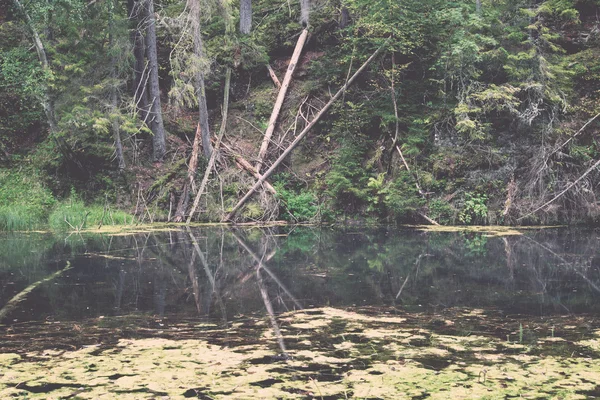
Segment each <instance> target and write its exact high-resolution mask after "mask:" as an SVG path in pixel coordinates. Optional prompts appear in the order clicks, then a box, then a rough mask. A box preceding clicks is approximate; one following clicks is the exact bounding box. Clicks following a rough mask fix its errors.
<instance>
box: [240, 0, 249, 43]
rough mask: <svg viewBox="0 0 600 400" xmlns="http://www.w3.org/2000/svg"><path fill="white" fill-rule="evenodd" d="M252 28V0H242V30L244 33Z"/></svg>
mask: <svg viewBox="0 0 600 400" xmlns="http://www.w3.org/2000/svg"><path fill="white" fill-rule="evenodd" d="M251 29H252V0H240V32H241V33H242V34H243V35H247V34H249V33H250V30H251Z"/></svg>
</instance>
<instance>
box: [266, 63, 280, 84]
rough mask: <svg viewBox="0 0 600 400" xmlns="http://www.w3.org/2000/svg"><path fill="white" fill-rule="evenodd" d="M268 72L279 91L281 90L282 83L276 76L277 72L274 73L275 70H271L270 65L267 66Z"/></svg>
mask: <svg viewBox="0 0 600 400" xmlns="http://www.w3.org/2000/svg"><path fill="white" fill-rule="evenodd" d="M267 70H268V71H269V75H270V76H271V79H272V80H273V83H274V84H275V86H277V88H278V89H281V82H279V79H278V78H277V75H275V71H273V68H271V65H270V64H267Z"/></svg>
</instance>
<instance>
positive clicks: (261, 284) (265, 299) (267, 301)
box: [256, 253, 287, 354]
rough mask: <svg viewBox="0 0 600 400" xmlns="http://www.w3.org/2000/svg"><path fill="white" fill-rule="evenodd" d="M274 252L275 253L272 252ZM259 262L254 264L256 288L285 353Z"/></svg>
mask: <svg viewBox="0 0 600 400" xmlns="http://www.w3.org/2000/svg"><path fill="white" fill-rule="evenodd" d="M273 254H275V253H273ZM261 264H262V262H261V263H260V264H258V265H257V266H256V280H257V282H258V288H259V289H260V294H261V296H262V299H263V302H264V303H265V308H266V309H267V313H268V314H269V319H270V320H271V326H273V333H275V337H276V338H277V343H279V348H280V349H281V352H282V354H286V352H287V350H286V348H285V343H284V342H283V335H282V334H281V330H280V329H279V325H278V324H277V319H276V318H275V312H274V311H273V304H271V300H270V299H269V292H267V288H266V286H265V283H264V282H263V280H262V276H261V274H260V265H261Z"/></svg>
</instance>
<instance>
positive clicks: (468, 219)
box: [458, 193, 488, 225]
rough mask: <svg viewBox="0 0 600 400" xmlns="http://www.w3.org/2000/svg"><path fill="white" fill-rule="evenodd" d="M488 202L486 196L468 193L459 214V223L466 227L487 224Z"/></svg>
mask: <svg viewBox="0 0 600 400" xmlns="http://www.w3.org/2000/svg"><path fill="white" fill-rule="evenodd" d="M486 202H487V196H486V195H485V194H474V193H466V194H465V203H464V205H463V208H462V210H461V211H460V213H459V214H458V219H459V221H460V222H462V223H463V224H465V225H471V224H473V225H475V224H483V223H485V222H486V220H487V214H488V208H487V205H486V204H485V203H486Z"/></svg>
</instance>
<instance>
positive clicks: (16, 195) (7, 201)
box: [0, 169, 56, 231]
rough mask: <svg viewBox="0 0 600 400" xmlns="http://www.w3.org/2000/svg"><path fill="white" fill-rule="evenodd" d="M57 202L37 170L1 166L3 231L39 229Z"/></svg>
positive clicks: (0, 213)
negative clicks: (12, 168) (10, 169)
mask: <svg viewBox="0 0 600 400" xmlns="http://www.w3.org/2000/svg"><path fill="white" fill-rule="evenodd" d="M55 203H56V200H55V199H54V196H52V193H51V192H50V190H48V189H47V188H46V187H44V186H43V185H42V183H41V180H40V179H39V176H38V175H37V174H36V173H35V172H34V171H18V172H15V171H8V170H5V169H0V230H4V231H17V230H32V229H36V228H39V227H40V226H43V225H44V224H45V222H46V218H47V216H48V213H49V210H50V209H51V208H52V206H53V205H54V204H55Z"/></svg>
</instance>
